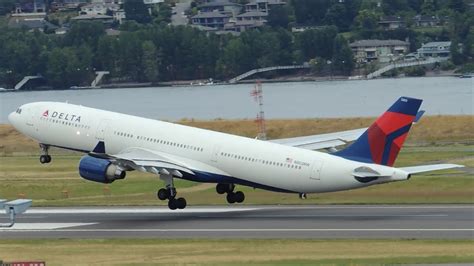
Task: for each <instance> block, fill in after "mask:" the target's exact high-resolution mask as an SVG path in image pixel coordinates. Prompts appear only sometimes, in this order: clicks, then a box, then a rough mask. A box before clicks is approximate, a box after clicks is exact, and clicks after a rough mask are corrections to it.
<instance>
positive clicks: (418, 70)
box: [404, 66, 426, 77]
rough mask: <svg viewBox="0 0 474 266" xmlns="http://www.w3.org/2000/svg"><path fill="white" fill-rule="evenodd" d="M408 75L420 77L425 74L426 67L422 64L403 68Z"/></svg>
mask: <svg viewBox="0 0 474 266" xmlns="http://www.w3.org/2000/svg"><path fill="white" fill-rule="evenodd" d="M404 73H405V75H406V76H408V77H422V76H424V75H425V74H426V69H425V68H424V67H422V66H415V67H409V68H406V69H405V70H404Z"/></svg>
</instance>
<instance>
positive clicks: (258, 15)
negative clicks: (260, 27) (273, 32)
mask: <svg viewBox="0 0 474 266" xmlns="http://www.w3.org/2000/svg"><path fill="white" fill-rule="evenodd" d="M267 17H268V13H265V12H260V11H250V12H245V13H242V14H240V15H237V16H236V19H237V21H267Z"/></svg>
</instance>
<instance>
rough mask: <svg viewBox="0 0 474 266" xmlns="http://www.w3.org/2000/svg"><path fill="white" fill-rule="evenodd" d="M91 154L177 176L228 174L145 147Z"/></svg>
mask: <svg viewBox="0 0 474 266" xmlns="http://www.w3.org/2000/svg"><path fill="white" fill-rule="evenodd" d="M89 155H90V156H93V157H97V158H102V159H108V160H111V161H113V162H114V163H116V164H117V165H120V166H122V167H125V168H129V169H134V170H137V171H140V172H149V173H153V174H157V175H158V174H165V175H168V174H171V175H173V176H176V177H183V174H184V173H187V174H191V175H195V173H194V171H203V172H212V173H216V174H222V175H228V174H227V173H225V172H223V171H222V170H220V169H218V168H215V167H213V166H211V165H208V164H205V163H202V162H198V161H195V160H192V159H188V158H184V157H179V156H176V155H171V154H167V153H165V152H159V151H154V150H149V149H144V148H128V149H125V150H123V151H121V152H120V153H118V154H114V155H108V154H98V153H91V154H89Z"/></svg>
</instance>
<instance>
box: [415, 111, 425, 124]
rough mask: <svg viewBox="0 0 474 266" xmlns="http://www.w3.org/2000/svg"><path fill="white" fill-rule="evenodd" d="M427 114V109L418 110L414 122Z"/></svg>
mask: <svg viewBox="0 0 474 266" xmlns="http://www.w3.org/2000/svg"><path fill="white" fill-rule="evenodd" d="M424 114H425V110H420V111H418V113H416V117H415V120H414V121H413V123H417V122H418V120H420V119H421V117H422V116H423V115H424Z"/></svg>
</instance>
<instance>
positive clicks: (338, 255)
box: [0, 239, 474, 265]
mask: <svg viewBox="0 0 474 266" xmlns="http://www.w3.org/2000/svg"><path fill="white" fill-rule="evenodd" d="M473 249H474V241H472V240H287V239H285V240H283V239H275V240H242V239H239V240H224V239H217V240H196V239H183V240H169V239H153V240H151V239H150V240H144V239H112V240H69V239H58V240H46V239H41V240H0V260H1V259H3V260H4V261H6V262H7V261H14V260H16V261H19V260H21V261H28V260H39V261H46V263H47V265H71V264H73V265H143V264H145V265H151V264H156V263H160V264H168V265H169V264H172V265H176V264H178V265H183V264H192V265H209V264H211V265H222V264H225V265H242V264H246V265H316V264H329V265H348V264H350V265H367V264H372V265H380V264H390V265H393V264H415V263H427V264H429V263H472V262H474V253H473ZM91 254H93V255H91Z"/></svg>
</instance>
